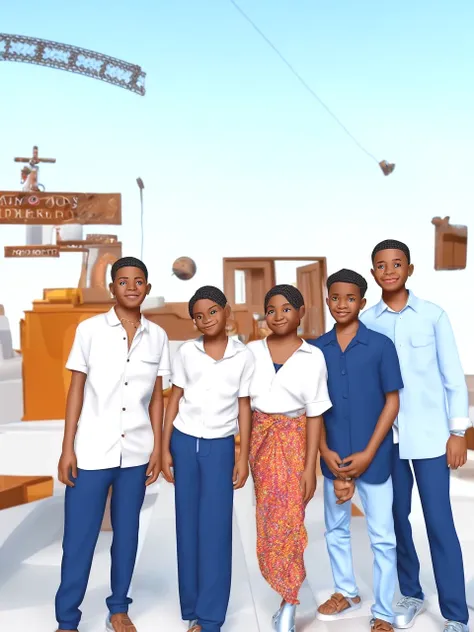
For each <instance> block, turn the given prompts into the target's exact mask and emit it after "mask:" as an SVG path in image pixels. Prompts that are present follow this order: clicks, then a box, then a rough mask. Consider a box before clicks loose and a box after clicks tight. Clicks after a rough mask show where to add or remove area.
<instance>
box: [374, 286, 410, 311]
mask: <svg viewBox="0 0 474 632" xmlns="http://www.w3.org/2000/svg"><path fill="white" fill-rule="evenodd" d="M419 305H420V299H418V298H417V297H416V296H415V295H414V294H413V292H412V291H411V290H408V301H407V304H406V305H405V307H404V308H403V309H402V310H401V311H402V312H403V311H404V310H405V309H407V308H410V309H412V310H413V311H414V312H417V311H418V310H419ZM387 311H388V312H393V309H390V307H389V306H388V305H387V304H386V303H385V302H384V301H383V300H382V299H380V301H379V302H378V303H377V305H376V306H375V317H376V318H378V317H379V316H380V315H381V314H383V313H384V312H387Z"/></svg>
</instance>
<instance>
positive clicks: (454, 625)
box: [444, 621, 469, 632]
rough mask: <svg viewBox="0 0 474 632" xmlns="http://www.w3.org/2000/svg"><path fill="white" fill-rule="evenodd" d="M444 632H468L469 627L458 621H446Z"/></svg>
mask: <svg viewBox="0 0 474 632" xmlns="http://www.w3.org/2000/svg"><path fill="white" fill-rule="evenodd" d="M444 632H469V626H468V625H466V624H465V623H459V622H458V621H446V623H445V624H444Z"/></svg>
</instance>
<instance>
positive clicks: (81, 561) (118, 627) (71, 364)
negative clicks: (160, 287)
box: [56, 257, 171, 632]
mask: <svg viewBox="0 0 474 632" xmlns="http://www.w3.org/2000/svg"><path fill="white" fill-rule="evenodd" d="M150 289H151V285H150V284H149V283H148V271H147V269H146V266H145V264H144V263H142V262H141V261H140V260H138V259H135V258H134V257H125V258H123V259H119V260H118V261H117V262H116V263H115V264H114V265H113V266H112V283H111V284H110V290H111V292H112V294H113V295H114V297H115V299H116V305H115V306H114V307H113V308H112V309H111V310H110V311H109V312H108V313H106V314H100V315H98V316H94V317H93V318H89V319H87V320H85V321H83V322H81V323H80V324H79V326H78V327H77V331H76V336H75V339H74V344H73V347H72V350H71V353H70V355H69V359H68V362H67V365H66V367H67V368H68V369H69V370H70V371H71V372H72V378H71V385H70V388H69V393H68V398H67V408H66V421H65V428H64V440H63V449H62V454H61V458H60V461H59V465H58V478H59V480H60V481H61V482H62V483H64V484H65V485H66V486H67V487H66V499H65V523H64V539H63V560H62V566H61V585H60V587H59V590H58V592H57V595H56V618H57V621H58V632H62V631H65V630H75V631H76V632H77V628H78V626H79V622H80V619H81V611H80V610H79V607H80V605H81V603H82V600H83V599H84V595H85V592H86V589H87V582H88V579H89V573H90V569H91V565H92V558H93V555H94V549H95V546H96V543H97V538H98V536H99V532H100V527H101V523H102V519H103V516H104V511H105V505H106V500H107V495H108V491H109V488H110V487H112V499H111V519H112V528H113V532H114V535H113V541H112V548H111V556H112V570H111V588H112V595H111V596H110V597H108V599H107V607H108V610H109V615H108V617H107V621H106V627H107V630H110V631H111V632H136V628H135V626H134V625H133V623H132V622H131V620H130V618H129V617H128V614H127V613H128V607H129V605H130V604H131V602H132V600H131V599H130V598H129V597H128V596H127V595H128V590H129V587H130V582H131V579H132V573H133V568H134V565H135V558H136V553H137V545H138V527H139V516H140V510H141V507H142V504H143V499H144V496H145V487H146V486H147V485H150V484H152V483H154V482H155V481H156V480H157V478H158V476H159V473H160V471H161V429H162V419H163V392H162V378H163V376H164V375H169V374H170V373H171V370H170V357H169V347H168V338H167V336H166V333H165V332H164V331H163V329H161V327H159V326H158V325H155V324H154V323H152V322H150V321H148V320H147V319H146V318H145V317H144V316H142V315H141V313H140V306H141V304H142V303H143V300H144V299H145V297H146V295H147V294H148V293H149V292H150Z"/></svg>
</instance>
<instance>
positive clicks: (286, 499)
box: [250, 411, 308, 604]
mask: <svg viewBox="0 0 474 632" xmlns="http://www.w3.org/2000/svg"><path fill="white" fill-rule="evenodd" d="M305 454H306V417H305V416H304V415H302V416H301V417H297V418H292V417H287V416H286V415H267V414H265V413H261V412H259V411H255V412H254V413H253V420H252V435H251V441H250V468H251V470H252V476H253V480H254V484H255V495H256V499H257V557H258V562H259V565H260V570H261V573H262V575H263V577H264V578H265V580H266V581H267V582H268V583H269V584H270V586H271V587H272V588H273V590H275V591H276V592H277V593H278V594H279V595H281V597H282V598H283V599H284V600H285V601H286V602H287V603H290V604H298V603H299V601H298V593H299V590H300V588H301V585H302V584H303V582H304V579H305V577H306V570H305V566H304V557H303V556H304V550H305V548H306V545H307V544H308V535H307V533H306V529H305V526H304V517H305V507H304V504H303V497H302V492H301V488H300V481H301V475H302V474H303V470H304V466H305Z"/></svg>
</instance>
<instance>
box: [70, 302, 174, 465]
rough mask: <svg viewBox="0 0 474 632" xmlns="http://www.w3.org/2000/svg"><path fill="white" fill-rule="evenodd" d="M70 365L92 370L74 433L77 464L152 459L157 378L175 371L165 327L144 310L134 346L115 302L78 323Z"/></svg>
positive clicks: (138, 462)
mask: <svg viewBox="0 0 474 632" xmlns="http://www.w3.org/2000/svg"><path fill="white" fill-rule="evenodd" d="M66 368H67V369H69V370H70V371H79V372H81V373H85V374H86V375H87V380H86V384H85V388H84V403H83V406H82V412H81V416H80V418H79V424H78V427H77V433H76V439H75V451H76V457H77V465H78V467H79V468H81V469H84V470H102V469H106V468H110V467H119V466H120V467H133V466H137V465H144V464H146V463H148V460H149V458H150V454H151V452H152V451H153V445H154V437H153V430H152V427H151V422H150V416H149V412H148V407H149V404H150V400H151V396H152V394H153V389H154V387H155V382H156V378H157V377H159V376H164V375H169V374H170V373H171V367H170V354H169V345H168V337H167V335H166V333H165V332H164V330H163V329H162V328H161V327H159V326H158V325H156V324H155V323H152V322H150V321H149V320H147V319H146V318H145V317H144V316H142V318H141V324H140V327H139V328H138V329H137V332H136V334H135V338H134V339H133V342H132V345H131V347H130V351H129V350H128V340H127V333H126V331H125V329H124V328H123V327H122V324H121V323H120V321H119V319H118V317H117V314H116V313H115V309H114V308H112V309H111V310H110V311H109V312H107V313H106V314H100V315H98V316H94V317H92V318H88V319H87V320H85V321H83V322H82V323H80V324H79V325H78V327H77V330H76V336H75V339H74V344H73V346H72V349H71V353H70V355H69V359H68V361H67V364H66Z"/></svg>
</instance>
